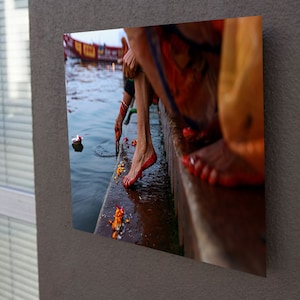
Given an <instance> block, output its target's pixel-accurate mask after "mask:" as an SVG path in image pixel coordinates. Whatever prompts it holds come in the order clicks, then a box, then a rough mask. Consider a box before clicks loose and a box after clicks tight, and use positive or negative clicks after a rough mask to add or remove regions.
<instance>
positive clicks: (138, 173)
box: [123, 149, 157, 188]
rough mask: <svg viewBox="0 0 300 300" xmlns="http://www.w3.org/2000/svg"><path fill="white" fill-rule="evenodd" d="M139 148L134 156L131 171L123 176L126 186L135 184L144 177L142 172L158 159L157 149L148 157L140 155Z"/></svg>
mask: <svg viewBox="0 0 300 300" xmlns="http://www.w3.org/2000/svg"><path fill="white" fill-rule="evenodd" d="M137 150H138V149H136V152H135V155H134V157H133V161H132V165H131V168H130V171H129V173H128V174H127V175H126V176H124V178H123V185H124V187H126V188H127V187H130V186H131V185H133V184H134V183H135V182H136V181H137V180H138V179H139V178H142V172H143V171H144V170H146V169H148V168H149V167H151V166H152V165H153V164H154V163H155V162H156V160H157V156H156V153H155V151H153V152H152V154H151V155H150V156H148V157H147V156H146V155H139V154H138V151H137Z"/></svg>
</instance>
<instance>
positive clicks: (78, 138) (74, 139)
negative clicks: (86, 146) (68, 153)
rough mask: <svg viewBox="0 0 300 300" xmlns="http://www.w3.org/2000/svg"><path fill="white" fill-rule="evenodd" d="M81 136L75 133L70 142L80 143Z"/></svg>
mask: <svg viewBox="0 0 300 300" xmlns="http://www.w3.org/2000/svg"><path fill="white" fill-rule="evenodd" d="M82 140H83V138H82V137H81V136H80V135H78V134H77V135H76V138H73V139H72V144H81V142H82Z"/></svg>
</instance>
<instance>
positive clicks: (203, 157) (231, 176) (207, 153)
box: [182, 139, 264, 187]
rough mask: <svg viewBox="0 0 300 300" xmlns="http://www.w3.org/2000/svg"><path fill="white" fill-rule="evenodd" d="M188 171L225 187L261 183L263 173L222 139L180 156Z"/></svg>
mask: <svg viewBox="0 0 300 300" xmlns="http://www.w3.org/2000/svg"><path fill="white" fill-rule="evenodd" d="M182 163H183V165H184V166H185V167H186V168H187V169H188V171H189V173H190V174H192V175H194V176H197V177H200V178H201V179H202V180H205V181H208V183H209V184H212V185H214V184H219V185H221V186H225V187H235V186H240V185H262V184H263V183H264V174H260V173H259V172H258V171H257V170H256V169H254V168H253V167H252V166H251V165H250V164H249V163H247V162H246V161H245V160H244V159H243V158H242V157H240V156H238V155H237V154H235V153H233V152H232V151H231V150H230V149H229V148H228V146H227V145H226V143H225V142H224V140H223V139H221V140H219V141H217V142H216V143H214V144H211V145H209V146H207V147H204V148H202V149H200V150H197V151H196V152H194V153H192V154H189V155H184V156H183V157H182Z"/></svg>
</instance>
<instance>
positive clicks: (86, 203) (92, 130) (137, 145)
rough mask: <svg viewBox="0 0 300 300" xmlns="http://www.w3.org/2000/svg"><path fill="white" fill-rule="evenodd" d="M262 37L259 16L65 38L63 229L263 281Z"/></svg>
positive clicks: (99, 32)
mask: <svg viewBox="0 0 300 300" xmlns="http://www.w3.org/2000/svg"><path fill="white" fill-rule="evenodd" d="M83 30H84V29H83ZM262 43H263V39H262V17H261V16H251V17H239V18H231V19H224V20H211V21H199V22H187V23H180V24H162V25H156V26H146V27H136V28H118V29H106V30H99V31H82V32H73V33H64V35H63V46H64V47H63V50H64V57H65V85H66V106H67V117H68V133H69V136H68V138H69V158H70V177H71V195H72V199H71V200H72V221H73V228H74V229H76V230H81V231H85V232H89V233H92V234H94V235H95V238H96V236H105V237H107V238H110V239H114V240H116V241H115V242H116V243H119V242H127V243H131V244H135V245H137V246H144V247H148V248H152V249H154V250H159V251H164V252H168V253H170V254H171V255H180V256H182V257H185V258H186V259H194V260H195V261H198V262H204V263H209V264H213V265H217V266H221V267H224V268H230V269H234V270H238V271H243V272H247V273H252V274H256V275H259V276H266V236H265V232H266V228H265V187H264V182H265V176H264V155H265V153H264V100H263V58H262Z"/></svg>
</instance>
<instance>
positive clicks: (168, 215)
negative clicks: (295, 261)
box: [95, 103, 266, 276]
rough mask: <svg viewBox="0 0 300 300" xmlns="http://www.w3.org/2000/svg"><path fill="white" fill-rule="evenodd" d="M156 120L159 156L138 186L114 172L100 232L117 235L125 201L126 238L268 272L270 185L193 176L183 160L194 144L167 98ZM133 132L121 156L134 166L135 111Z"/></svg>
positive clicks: (153, 130) (154, 112)
mask: <svg viewBox="0 0 300 300" xmlns="http://www.w3.org/2000/svg"><path fill="white" fill-rule="evenodd" d="M150 120H151V133H152V139H153V141H154V145H155V148H156V150H157V155H158V161H157V163H156V164H155V165H153V166H152V167H150V168H149V169H147V170H145V172H144V173H143V175H144V176H143V178H142V179H141V180H139V181H138V182H137V183H136V184H134V186H133V187H132V188H130V189H125V188H124V187H123V185H122V183H121V182H120V181H119V182H116V179H114V176H113V177H112V179H111V183H110V186H109V189H108V191H107V194H106V197H105V200H104V202H103V205H102V208H101V211H100V214H99V219H98V222H97V226H96V229H95V234H99V235H103V236H107V237H111V236H112V228H111V225H110V223H109V220H113V215H114V213H115V206H116V205H119V206H123V207H124V209H125V215H124V218H123V220H124V223H123V227H122V230H121V232H120V234H119V235H118V239H120V240H122V241H125V242H130V243H134V244H138V245H143V246H146V247H150V248H154V249H157V250H162V251H167V252H170V253H173V254H179V255H184V256H186V257H189V258H192V259H195V260H197V261H202V262H206V263H210V264H215V265H218V266H222V267H228V268H233V269H236V270H240V271H245V272H249V273H253V274H257V275H261V276H265V274H266V245H265V201H264V200H265V199H264V187H257V188H245V187H243V188H235V189H229V188H222V187H219V186H210V185H209V184H207V183H206V182H203V181H201V180H200V179H198V178H196V177H194V176H192V175H190V174H189V173H188V172H187V170H186V169H185V168H184V167H183V166H182V164H181V155H182V153H184V152H185V151H187V146H186V144H185V143H184V141H183V138H182V134H181V132H182V126H181V124H180V122H178V120H176V119H175V118H171V117H169V116H168V114H167V113H166V111H165V108H164V107H163V106H162V104H161V103H159V110H157V106H151V115H150ZM127 137H128V139H129V141H128V143H129V144H123V150H122V152H121V155H120V156H119V157H118V159H117V162H116V167H117V166H118V164H119V163H120V162H121V161H122V162H123V163H124V164H125V169H126V172H127V171H128V170H129V168H130V162H131V159H132V156H133V153H134V147H132V146H131V145H130V142H131V140H133V139H135V138H136V117H134V116H133V117H132V120H131V122H130V124H129V125H128V129H127ZM161 141H163V142H161ZM160 144H164V145H163V146H159V147H158V146H157V145H160ZM165 153H166V155H165ZM126 172H125V173H124V174H126ZM119 180H120V179H119ZM159 183H160V184H159ZM126 220H127V221H128V223H127V222H126Z"/></svg>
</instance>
